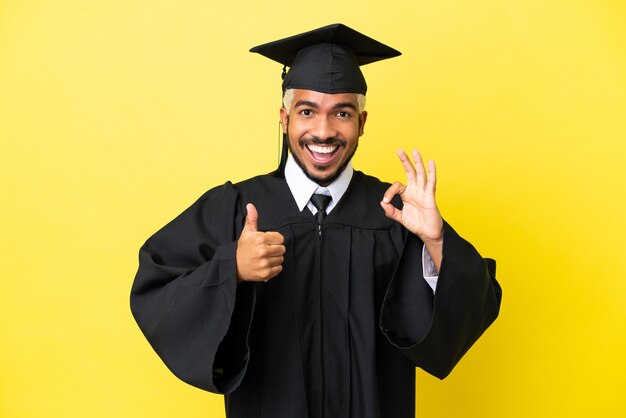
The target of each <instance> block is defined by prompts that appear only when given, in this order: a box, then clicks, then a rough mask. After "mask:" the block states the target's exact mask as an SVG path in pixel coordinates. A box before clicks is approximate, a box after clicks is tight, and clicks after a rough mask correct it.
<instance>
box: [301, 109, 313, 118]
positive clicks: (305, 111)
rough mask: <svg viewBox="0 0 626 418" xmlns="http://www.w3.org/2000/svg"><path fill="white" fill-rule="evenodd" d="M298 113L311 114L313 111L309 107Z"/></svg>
mask: <svg viewBox="0 0 626 418" xmlns="http://www.w3.org/2000/svg"><path fill="white" fill-rule="evenodd" d="M299 113H300V114H301V115H302V116H311V115H312V114H313V111H312V110H311V109H302V110H301V111H300V112H299Z"/></svg>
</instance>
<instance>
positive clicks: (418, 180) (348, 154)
mask: <svg viewBox="0 0 626 418" xmlns="http://www.w3.org/2000/svg"><path fill="white" fill-rule="evenodd" d="M252 51H253V52H259V53H261V54H263V55H265V56H268V57H270V58H272V59H275V60H277V61H279V62H281V63H282V64H284V65H285V66H289V67H290V70H289V72H288V73H287V74H286V77H285V78H284V80H283V93H284V100H283V103H284V107H283V108H282V109H281V110H280V118H281V123H282V126H283V132H284V142H285V146H287V147H288V148H289V150H290V155H289V157H288V158H287V153H286V152H285V151H284V155H283V156H284V159H283V161H281V165H280V167H279V169H278V170H277V171H276V172H273V173H270V174H267V175H262V176H258V177H255V178H252V179H249V180H246V181H244V182H241V183H238V184H231V183H226V184H224V185H223V186H220V187H216V188H214V189H212V190H209V191H208V192H207V193H206V194H205V195H203V196H202V197H201V198H200V199H199V200H198V201H197V202H196V203H194V204H193V205H192V206H191V207H190V208H189V209H187V210H186V211H185V212H183V213H182V214H181V215H179V216H178V217H177V218H176V219H174V220H173V221H172V222H171V223H169V224H168V225H166V226H165V227H164V228H163V229H161V230H160V231H159V232H157V233H156V234H155V235H154V236H152V237H151V238H150V239H149V240H148V241H147V242H146V243H145V245H144V246H143V247H142V249H141V251H140V266H139V271H138V273H137V277H136V279H135V283H134V285H133V289H132V295H131V307H132V311H133V314H134V316H135V318H136V320H137V322H138V324H139V326H140V327H141V329H142V331H143V332H144V334H145V336H146V338H147V339H148V340H149V341H150V343H151V344H152V346H153V348H154V349H155V351H156V352H157V353H158V354H159V355H160V357H161V358H162V359H163V361H164V362H165V363H166V365H167V366H168V367H169V368H170V369H171V370H172V372H173V373H175V374H176V375H177V376H178V377H180V378H181V379H183V380H184V381H186V382H188V383H190V384H192V385H194V386H197V387H200V388H203V389H206V390H209V391H212V392H217V393H224V394H226V397H225V398H226V413H227V416H228V417H231V418H233V417H246V418H252V417H289V418H292V417H310V418H319V417H327V418H328V417H359V418H369V417H372V418H374V417H388V418H408V417H414V415H415V366H418V367H421V368H422V369H424V370H426V371H427V372H429V373H431V374H433V375H435V376H437V377H439V378H444V377H445V376H446V375H447V374H448V373H449V372H450V371H451V370H452V368H453V367H454V365H455V364H456V363H457V362H458V361H459V359H460V358H461V357H462V356H463V354H464V353H465V352H466V351H467V350H468V349H469V347H470V346H471V345H472V344H473V343H474V342H475V341H476V339H477V338H478V337H479V336H480V335H481V334H482V333H483V332H484V330H485V329H486V328H487V327H488V326H489V325H490V324H491V323H492V322H493V320H494V319H495V318H496V317H497V315H498V311H499V306H500V298H501V291H500V287H499V285H498V283H497V282H496V280H495V277H494V274H495V264H494V262H493V260H488V259H487V260H486V259H483V258H482V257H481V256H480V255H479V254H478V253H477V252H476V250H475V249H474V248H473V247H472V246H471V245H470V244H469V243H468V242H466V241H465V240H463V239H462V238H460V237H459V236H458V235H457V234H456V233H455V232H454V230H453V229H452V228H451V227H450V226H449V225H448V224H446V223H445V222H444V221H443V219H442V218H441V215H440V214H439V211H438V209H437V206H436V203H435V166H434V163H433V162H429V164H428V174H426V172H425V169H424V165H423V163H422V161H421V157H420V155H419V153H418V152H417V151H414V152H413V158H414V161H415V165H414V164H413V163H412V162H411V160H410V159H409V158H408V156H407V155H406V154H405V153H404V151H400V152H399V157H400V160H401V163H402V165H403V167H404V169H405V171H406V175H407V184H406V185H404V184H401V183H394V184H393V185H389V184H385V183H382V182H380V181H379V180H378V179H376V178H374V177H370V176H367V175H365V174H363V173H361V172H358V171H355V170H354V169H353V168H352V166H351V164H350V159H351V158H352V156H353V155H354V153H355V151H356V149H357V145H358V141H359V137H360V136H361V135H362V134H363V131H364V126H365V123H366V120H367V113H366V112H365V111H364V109H363V106H364V95H365V93H366V90H367V86H366V84H365V79H364V78H363V75H362V73H361V71H360V69H359V66H360V65H363V64H367V63H370V62H373V61H376V60H380V59H385V58H390V57H393V56H397V55H399V52H397V51H395V50H394V49H392V48H389V47H387V46H385V45H383V44H381V43H379V42H377V41H375V40H373V39H371V38H368V37H366V36H365V35H362V34H360V33H358V32H356V31H354V30H352V29H350V28H347V27H346V26H343V25H331V26H327V27H324V28H320V29H316V30H314V31H310V32H306V33H303V34H300V35H296V36H293V37H290V38H286V39H282V40H280V41H275V42H271V43H269V44H265V45H261V46H259V47H256V48H253V49H252Z"/></svg>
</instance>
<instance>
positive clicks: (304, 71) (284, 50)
mask: <svg viewBox="0 0 626 418" xmlns="http://www.w3.org/2000/svg"><path fill="white" fill-rule="evenodd" d="M250 52H257V53H259V54H261V55H263V56H265V57H267V58H270V59H272V60H274V61H277V62H279V63H281V64H283V65H284V66H285V67H290V68H289V72H288V73H287V74H286V76H285V73H284V68H283V77H284V79H283V85H282V87H283V92H284V91H285V90H287V89H291V88H293V89H304V90H314V91H318V92H321V93H331V94H334V93H361V94H365V93H366V91H367V84H366V82H365V77H363V73H362V72H361V69H360V68H359V66H361V65H365V64H369V63H372V62H376V61H380V60H384V59H387V58H393V57H397V56H398V55H400V52H399V51H397V50H395V49H393V48H391V47H389V46H387V45H385V44H382V43H380V42H378V41H377V40H375V39H372V38H370V37H368V36H365V35H363V34H362V33H360V32H357V31H355V30H354V29H351V28H349V27H347V26H345V25H342V24H341V23H337V24H333V25H328V26H324V27H322V28H319V29H314V30H312V31H309V32H304V33H301V34H299V35H294V36H290V37H288V38H284V39H279V40H277V41H273V42H269V43H266V44H263V45H259V46H255V47H254V48H252V49H251V50H250Z"/></svg>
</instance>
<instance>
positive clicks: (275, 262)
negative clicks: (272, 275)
mask: <svg viewBox="0 0 626 418" xmlns="http://www.w3.org/2000/svg"><path fill="white" fill-rule="evenodd" d="M268 261H269V263H268V265H269V266H270V267H275V266H280V265H282V264H283V261H285V257H283V256H282V255H279V256H276V257H272V258H269V259H268Z"/></svg>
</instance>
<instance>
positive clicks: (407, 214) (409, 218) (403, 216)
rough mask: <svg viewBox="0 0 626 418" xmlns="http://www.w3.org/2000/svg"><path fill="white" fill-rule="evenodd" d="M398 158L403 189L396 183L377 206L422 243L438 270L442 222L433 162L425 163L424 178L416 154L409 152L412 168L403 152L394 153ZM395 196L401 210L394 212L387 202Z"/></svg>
mask: <svg viewBox="0 0 626 418" xmlns="http://www.w3.org/2000/svg"><path fill="white" fill-rule="evenodd" d="M398 157H400V161H401V162H402V166H403V167H404V171H405V172H406V182H407V185H406V186H405V185H403V184H402V183H400V182H395V183H394V184H392V185H391V186H390V187H389V188H388V189H387V191H386V192H385V195H384V197H383V201H382V202H380V205H381V206H382V207H383V210H384V211H385V215H387V217H389V218H391V219H393V220H394V221H396V222H400V223H401V224H402V225H404V227H405V228H406V229H408V230H409V231H411V232H412V233H414V234H415V235H417V236H418V237H419V238H420V239H421V240H422V241H423V242H424V244H425V245H426V249H427V250H428V252H429V253H430V256H431V257H432V258H433V261H434V262H435V266H436V267H437V270H439V266H440V265H441V252H442V245H443V219H442V218H441V214H440V213H439V209H437V204H436V203H435V186H436V184H437V176H436V169H435V162H434V161H433V160H430V161H428V177H426V172H425V170H424V163H423V162H422V157H421V155H420V153H419V152H418V151H417V150H413V160H414V161H415V166H414V165H413V163H412V162H411V160H410V159H409V157H408V156H407V155H406V153H405V152H404V150H402V149H400V150H398ZM395 195H399V196H400V198H401V199H402V204H403V205H402V209H397V208H395V207H394V206H393V205H392V204H391V199H393V197H394V196H395Z"/></svg>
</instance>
